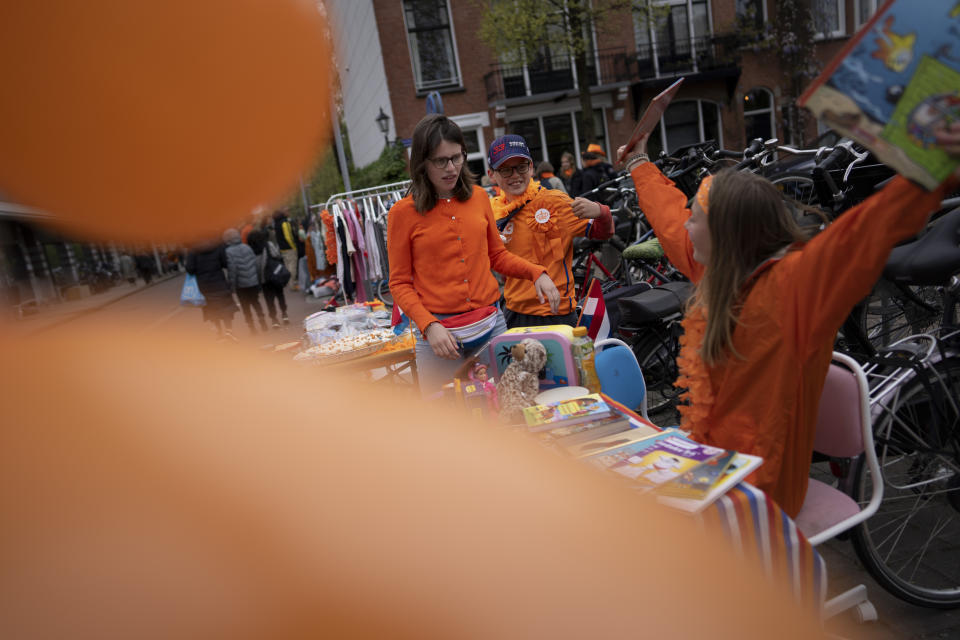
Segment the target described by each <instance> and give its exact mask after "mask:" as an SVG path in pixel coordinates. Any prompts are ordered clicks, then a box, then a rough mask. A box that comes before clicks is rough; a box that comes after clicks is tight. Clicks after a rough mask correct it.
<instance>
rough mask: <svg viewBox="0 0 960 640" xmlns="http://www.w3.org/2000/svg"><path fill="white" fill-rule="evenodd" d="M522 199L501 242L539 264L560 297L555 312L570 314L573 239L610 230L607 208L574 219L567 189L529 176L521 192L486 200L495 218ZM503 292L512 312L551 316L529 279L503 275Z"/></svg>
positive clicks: (601, 236) (574, 303)
mask: <svg viewBox="0 0 960 640" xmlns="http://www.w3.org/2000/svg"><path fill="white" fill-rule="evenodd" d="M527 200H530V202H529V204H527V205H525V206H524V207H523V209H522V210H521V211H520V213H518V214H517V215H515V216H514V217H513V218H512V219H511V220H510V222H508V223H507V226H506V227H504V229H503V233H502V235H503V237H504V245H505V246H506V247H507V249H508V250H510V252H511V253H515V254H517V255H518V256H520V257H521V258H525V259H527V260H530V261H531V262H536V263H537V264H542V265H543V266H544V267H545V268H546V270H547V274H548V275H549V276H550V279H551V280H553V283H554V284H555V285H557V289H559V290H560V295H561V296H562V297H563V299H562V300H561V302H560V309H559V310H558V312H557V313H558V314H560V315H563V314H567V313H572V312H573V311H574V310H575V309H576V306H577V301H576V299H575V296H574V290H573V289H574V285H573V272H572V271H571V265H572V262H573V239H574V238H575V237H576V236H582V235H587V234H588V233H589V234H590V237H593V238H598V239H601V240H603V239H606V238H609V237H610V236H611V235H613V219H612V217H611V215H610V209H609V207H606V206H604V205H601V208H602V209H603V213H602V214H601V216H600V218H598V219H596V220H588V219H586V218H583V219H581V218H578V217H577V216H575V215H574V213H573V210H572V209H571V208H570V203H571V202H573V200H572V199H571V198H570V197H569V196H568V195H567V194H565V193H563V192H562V191H557V190H554V189H547V188H545V187H544V188H541V186H540V184H539V183H538V182H537V181H535V180H531V181H530V184H528V185H527V190H526V191H525V192H524V193H523V195H520V196H517V197H511V196H510V195H508V194H506V193H501V194H500V195H499V196H497V197H496V198H492V199H491V201H490V205H491V206H492V207H493V215H494V218H496V219H497V220H500V219H501V218H503V217H505V216H507V215H508V214H509V213H510V212H511V211H513V209H514V208H516V207H517V206H519V205H520V204H521V203H523V202H526V201H527ZM591 223H593V224H591ZM503 295H504V298H506V302H507V308H508V309H510V310H511V311H516V312H517V313H525V314H527V315H533V316H549V315H553V314H552V312H551V311H550V305H549V304H547V303H541V302H540V300H539V299H538V298H537V291H536V289H535V288H534V286H533V283H532V282H530V281H528V280H521V279H519V278H507V280H506V284H505V285H504V287H503Z"/></svg>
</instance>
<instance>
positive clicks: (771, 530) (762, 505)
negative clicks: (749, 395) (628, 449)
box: [603, 396, 827, 615]
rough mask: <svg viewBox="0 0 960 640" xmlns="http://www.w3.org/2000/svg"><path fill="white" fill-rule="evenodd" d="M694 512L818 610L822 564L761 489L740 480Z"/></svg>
mask: <svg viewBox="0 0 960 640" xmlns="http://www.w3.org/2000/svg"><path fill="white" fill-rule="evenodd" d="M603 399H604V400H605V401H606V402H607V403H608V404H610V405H611V406H612V407H613V408H615V409H616V410H617V411H620V412H621V413H623V414H624V415H626V416H628V417H629V418H630V419H631V420H634V421H636V422H639V423H641V424H647V425H650V426H653V427H654V428H657V427H656V426H655V425H653V423H651V422H648V421H646V420H644V419H643V418H642V417H640V416H639V415H637V414H636V413H634V412H633V411H631V410H630V409H628V408H626V407H625V406H623V405H622V404H620V403H619V402H616V401H614V400H612V399H610V398H608V397H607V396H603ZM694 517H695V518H696V519H697V520H698V521H699V522H700V523H701V524H702V525H703V526H709V527H717V526H719V527H720V528H721V529H722V530H723V532H724V533H725V534H726V536H727V539H728V540H729V541H730V544H731V546H732V547H733V549H734V552H735V553H736V554H737V555H738V557H740V558H747V557H750V556H753V557H756V558H758V559H759V560H760V563H761V565H762V566H763V568H764V571H766V573H767V575H768V576H770V578H771V580H774V581H776V582H778V583H783V584H789V585H790V588H791V592H792V593H793V596H794V598H796V600H797V602H799V603H801V605H802V606H804V607H811V608H812V610H813V611H814V612H816V614H817V615H819V614H820V612H821V611H822V609H823V603H824V601H825V600H826V594H827V567H826V563H825V562H824V560H823V558H822V557H821V556H820V554H819V553H817V550H816V549H814V548H813V547H812V546H811V545H810V543H809V542H807V539H806V538H805V537H804V535H803V534H802V533H801V532H800V530H799V529H797V525H796V523H795V522H794V521H793V520H791V519H790V516H788V515H787V514H786V513H785V512H784V511H783V510H782V509H781V508H780V507H779V506H777V504H776V503H775V502H774V501H773V500H770V499H768V498H767V496H766V494H765V493H763V491H760V489H757V488H756V487H754V486H753V485H751V484H748V483H746V482H741V483H740V484H738V485H737V486H735V487H734V488H733V489H731V490H730V491H728V492H727V494H726V495H724V496H723V497H721V498H719V499H718V500H717V501H716V502H714V503H713V504H712V505H710V506H709V507H707V508H706V509H705V510H704V511H703V512H702V513H700V514H698V515H696V516H694Z"/></svg>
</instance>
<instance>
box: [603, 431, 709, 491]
mask: <svg viewBox="0 0 960 640" xmlns="http://www.w3.org/2000/svg"><path fill="white" fill-rule="evenodd" d="M723 453H724V449H719V448H717V447H711V446H708V445H705V444H701V443H699V442H694V441H693V440H690V439H689V438H687V437H686V436H684V435H682V434H681V433H680V432H679V431H678V430H675V429H668V430H666V431H663V432H661V433H658V434H656V435H653V436H650V437H648V438H644V439H642V440H638V441H636V442H631V443H629V444H625V445H622V446H619V447H615V448H613V449H607V450H604V451H601V452H599V453H595V454H593V455H590V456H587V457H586V458H584V460H586V461H587V462H589V463H591V464H593V465H595V466H597V467H600V468H601V469H607V470H609V471H612V472H614V473H617V474H619V475H622V476H625V477H627V478H629V479H631V480H633V481H634V482H635V483H636V484H637V486H639V487H643V488H654V487H657V486H659V485H662V484H664V483H665V482H669V481H671V480H674V479H675V478H678V477H679V476H681V475H683V474H684V473H686V472H687V471H689V470H690V469H692V468H694V467H696V466H697V465H699V464H701V463H703V462H706V461H707V460H712V459H713V458H716V457H718V456H720V455H722V454H723Z"/></svg>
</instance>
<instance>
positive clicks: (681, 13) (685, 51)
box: [634, 0, 710, 66]
mask: <svg viewBox="0 0 960 640" xmlns="http://www.w3.org/2000/svg"><path fill="white" fill-rule="evenodd" d="M653 5H654V6H653V9H652V11H650V12H649V13H644V12H637V13H635V14H634V17H635V19H634V37H635V38H636V42H637V52H638V54H637V57H638V58H640V60H641V61H646V60H650V59H652V58H657V60H658V62H664V63H667V64H669V63H670V62H673V61H674V60H675V59H676V58H677V57H689V56H690V53H691V51H692V43H691V36H692V38H693V39H694V40H696V39H699V38H703V37H706V36H709V35H710V16H709V13H710V6H709V4H708V2H707V0H658V1H656V2H654V3H653ZM654 54H656V55H654ZM658 66H663V65H658Z"/></svg>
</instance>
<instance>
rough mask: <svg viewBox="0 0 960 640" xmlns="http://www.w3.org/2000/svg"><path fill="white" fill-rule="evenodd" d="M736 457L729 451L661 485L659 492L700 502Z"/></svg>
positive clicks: (721, 477)
mask: <svg viewBox="0 0 960 640" xmlns="http://www.w3.org/2000/svg"><path fill="white" fill-rule="evenodd" d="M736 455H737V452H736V451H733V450H730V449H728V450H727V451H726V452H724V453H723V455H720V456H718V457H716V458H714V459H713V460H707V461H706V462H704V463H703V464H700V465H698V466H696V467H694V468H693V469H691V470H690V471H687V472H686V473H685V474H683V475H681V476H679V477H678V478H676V479H674V480H671V481H670V482H667V483H665V484H663V485H660V487H658V488H657V492H658V493H659V494H660V495H662V496H673V497H675V498H693V499H694V500H700V499H702V498H704V497H705V496H706V495H707V494H708V493H709V492H710V489H712V488H713V487H714V486H715V485H717V484H718V483H719V482H720V480H722V479H723V475H724V473H726V471H727V467H729V466H730V463H731V462H733V459H734V458H735V457H736Z"/></svg>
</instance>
